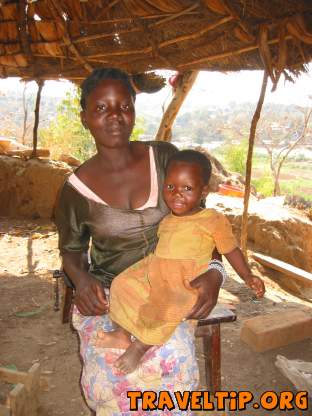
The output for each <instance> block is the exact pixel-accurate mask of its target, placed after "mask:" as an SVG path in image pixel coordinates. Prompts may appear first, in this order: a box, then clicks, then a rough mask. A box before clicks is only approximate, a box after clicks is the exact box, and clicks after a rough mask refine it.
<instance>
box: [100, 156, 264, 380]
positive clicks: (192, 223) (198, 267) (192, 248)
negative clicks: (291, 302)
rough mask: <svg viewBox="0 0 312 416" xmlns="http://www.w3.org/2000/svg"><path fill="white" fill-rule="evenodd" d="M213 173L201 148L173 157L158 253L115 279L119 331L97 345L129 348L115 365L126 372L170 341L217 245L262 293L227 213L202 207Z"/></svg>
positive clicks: (113, 298)
mask: <svg viewBox="0 0 312 416" xmlns="http://www.w3.org/2000/svg"><path fill="white" fill-rule="evenodd" d="M210 175H211V164H210V161H209V160H208V159H207V158H206V157H205V156H204V155H203V154H202V153H200V152H196V151H194V150H183V151H180V152H177V153H175V154H174V155H173V156H172V157H171V159H170V160H169V162H168V166H167V172H166V177H165V181H164V187H163V196H164V200H165V202H166V204H167V205H168V207H169V208H170V209H171V214H169V215H167V216H166V217H165V218H164V219H163V220H162V222H161V223H160V225H159V230H158V236H159V241H158V244H157V247H156V250H155V253H152V254H150V255H149V256H147V257H146V258H144V259H142V260H141V261H139V262H138V263H136V264H134V265H133V266H131V267H129V268H128V269H127V270H125V271H124V272H122V273H121V274H120V275H118V276H117V277H116V278H115V279H114V280H113V283H112V286H111V291H110V317H111V319H112V320H113V322H115V323H116V324H117V329H116V330H115V331H112V332H101V333H99V335H98V339H97V345H98V346H101V347H115V348H116V347H119V348H126V351H125V352H124V354H122V355H121V356H120V357H119V358H118V360H117V361H116V363H115V366H116V367H117V368H119V369H120V370H121V371H123V372H124V373H130V372H132V371H134V370H135V368H136V367H137V365H138V364H139V362H140V360H141V358H142V357H143V355H144V353H145V352H146V351H147V350H148V349H149V348H151V347H152V346H153V345H161V344H163V343H164V342H166V341H167V340H168V339H169V338H170V336H171V335H172V333H173V332H174V330H175V328H176V327H177V325H178V324H179V323H180V322H181V321H182V320H183V319H184V318H185V316H187V314H188V312H189V311H190V310H191V308H192V306H193V305H194V304H195V302H196V300H197V291H196V289H192V288H191V286H190V284H189V282H190V281H191V280H193V279H195V278H196V277H197V276H199V275H200V274H202V273H203V272H205V271H206V270H207V265H208V263H209V261H210V259H211V254H212V251H213V250H214V248H215V247H217V249H218V251H219V252H220V253H221V254H224V255H225V257H226V258H227V260H228V261H229V262H230V263H231V265H232V267H233V268H234V269H235V271H236V272H237V273H238V274H239V276H240V277H241V278H242V279H243V280H244V281H245V282H246V284H247V285H248V286H249V287H250V288H251V289H253V291H254V292H255V294H256V295H257V297H261V296H263V294H264V290H265V289H264V285H263V282H262V281H261V279H259V278H258V277H256V276H253V275H252V274H251V271H250V269H249V267H248V265H247V263H246V261H245V259H244V257H243V254H242V252H241V251H240V249H239V248H238V247H237V243H236V240H235V238H234V236H233V233H232V229H231V225H230V223H229V222H228V220H227V219H226V217H225V216H224V215H222V214H221V213H219V212H217V211H215V210H214V209H203V208H201V202H202V201H204V200H205V198H206V197H207V195H208V182H209V178H210ZM130 334H132V335H133V336H134V337H135V340H134V341H133V342H131V338H130Z"/></svg>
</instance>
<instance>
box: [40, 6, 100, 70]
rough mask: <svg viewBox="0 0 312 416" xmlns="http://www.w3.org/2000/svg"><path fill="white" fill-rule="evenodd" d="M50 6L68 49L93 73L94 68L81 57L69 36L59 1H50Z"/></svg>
mask: <svg viewBox="0 0 312 416" xmlns="http://www.w3.org/2000/svg"><path fill="white" fill-rule="evenodd" d="M48 5H49V7H50V10H51V12H52V14H53V16H54V18H55V20H56V22H57V24H58V25H59V26H60V27H61V29H62V32H63V36H62V38H63V42H64V44H65V45H66V46H67V47H68V49H69V50H70V51H71V52H72V53H73V54H74V55H76V56H77V58H78V60H79V61H80V62H81V63H82V64H83V66H84V67H85V68H86V70H87V71H88V72H90V73H91V72H92V71H93V68H92V66H91V65H90V64H89V63H88V62H87V61H86V60H85V59H84V58H83V57H82V56H81V55H80V52H79V51H78V49H77V48H76V46H75V45H74V44H73V43H72V40H71V38H70V36H69V33H68V32H67V28H66V26H65V24H64V20H63V18H62V16H63V10H62V9H61V7H60V5H59V3H58V1H56V0H50V1H49V2H48Z"/></svg>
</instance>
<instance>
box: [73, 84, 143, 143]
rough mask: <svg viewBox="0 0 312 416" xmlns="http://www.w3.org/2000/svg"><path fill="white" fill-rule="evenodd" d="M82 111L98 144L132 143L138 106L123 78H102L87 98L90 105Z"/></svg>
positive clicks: (82, 118) (85, 124)
mask: <svg viewBox="0 0 312 416" xmlns="http://www.w3.org/2000/svg"><path fill="white" fill-rule="evenodd" d="M80 115H81V121H82V124H83V125H84V126H85V127H86V128H88V129H89V130H90V133H91V134H92V136H93V137H94V139H95V143H96V145H97V148H99V147H101V146H103V147H107V148H116V147H122V146H124V145H125V144H128V142H129V137H130V136H131V132H132V129H133V126H134V122H135V109H134V100H133V97H132V96H131V94H130V92H129V91H128V89H127V87H126V86H125V84H124V83H123V82H122V81H120V80H116V79H106V80H103V81H101V82H100V83H99V84H98V85H97V86H96V87H95V88H94V90H93V91H91V93H90V94H89V95H88V97H87V98H86V108H85V110H83V111H82V112H81V114H80Z"/></svg>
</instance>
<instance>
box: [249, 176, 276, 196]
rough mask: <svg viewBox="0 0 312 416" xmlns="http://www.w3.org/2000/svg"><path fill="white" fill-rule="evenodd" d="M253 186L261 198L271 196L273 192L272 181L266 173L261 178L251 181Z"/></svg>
mask: <svg viewBox="0 0 312 416" xmlns="http://www.w3.org/2000/svg"><path fill="white" fill-rule="evenodd" d="M252 184H253V186H254V187H255V188H256V190H257V192H258V193H260V194H261V195H263V196H272V195H273V190H274V183H273V179H272V177H271V176H270V174H269V173H268V174H267V175H265V176H264V177H263V178H260V179H253V180H252Z"/></svg>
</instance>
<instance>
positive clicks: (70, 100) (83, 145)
mask: <svg viewBox="0 0 312 416" xmlns="http://www.w3.org/2000/svg"><path fill="white" fill-rule="evenodd" d="M80 111H81V108H80V92H79V90H78V88H74V89H73V90H71V91H69V92H67V93H66V95H65V98H64V100H62V101H61V103H60V105H59V106H58V107H57V114H56V118H55V120H53V121H52V122H51V123H50V125H49V127H48V128H46V129H41V130H40V142H41V144H42V145H43V146H45V147H48V148H49V149H50V150H51V154H52V156H53V157H58V156H60V155H61V154H62V153H66V154H69V155H73V156H74V157H76V158H78V159H80V160H82V161H84V160H86V159H89V158H90V157H91V156H92V155H93V154H94V153H95V145H94V140H93V138H92V136H91V135H90V133H89V131H88V130H86V129H85V128H84V127H83V125H82V123H81V121H80ZM142 133H144V120H143V119H142V118H139V117H138V118H137V120H136V125H135V128H134V129H133V132H132V136H131V140H137V139H138V138H139V136H140V135H141V134H142Z"/></svg>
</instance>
